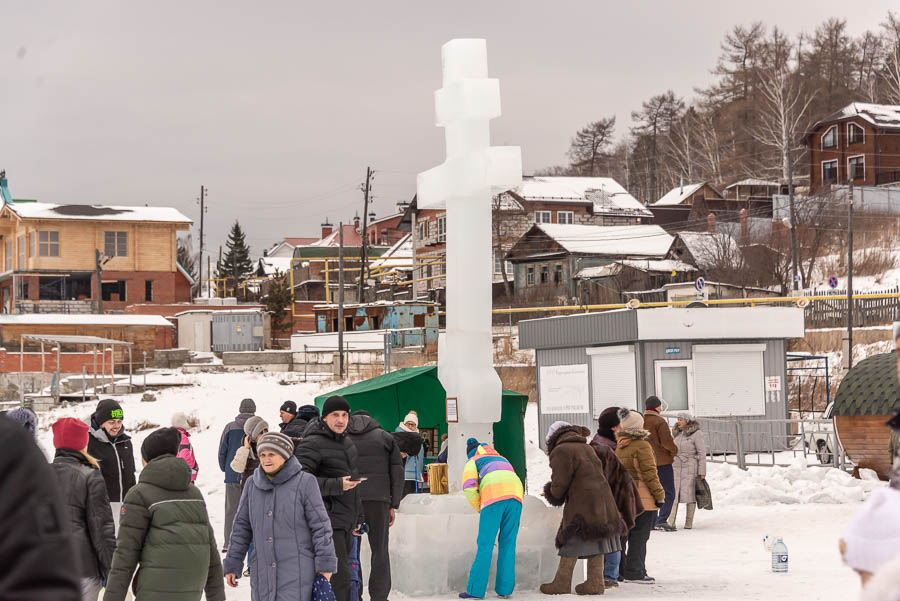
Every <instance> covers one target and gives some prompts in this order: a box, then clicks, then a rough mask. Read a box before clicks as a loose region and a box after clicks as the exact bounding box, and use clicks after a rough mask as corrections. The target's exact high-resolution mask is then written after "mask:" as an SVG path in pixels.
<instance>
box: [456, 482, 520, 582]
mask: <svg viewBox="0 0 900 601" xmlns="http://www.w3.org/2000/svg"><path fill="white" fill-rule="evenodd" d="M521 517H522V504H521V503H520V502H519V501H517V500H516V499H506V500H505V501H498V502H496V503H491V504H490V505H488V506H487V507H483V508H482V509H481V517H480V518H479V520H478V551H477V552H476V553H475V561H474V562H473V563H472V568H471V569H470V570H469V582H468V584H467V585H466V593H468V594H469V595H471V596H473V597H479V598H484V595H485V593H486V592H487V585H488V576H489V575H490V572H491V557H492V556H493V554H494V541H497V542H498V549H497V578H496V579H495V582H494V590H495V591H496V592H497V594H498V595H511V594H512V592H513V589H514V588H516V537H517V536H518V534H519V519H520V518H521Z"/></svg>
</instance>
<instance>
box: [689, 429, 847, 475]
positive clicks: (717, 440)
mask: <svg viewBox="0 0 900 601" xmlns="http://www.w3.org/2000/svg"><path fill="white" fill-rule="evenodd" d="M699 421H700V422H701V423H702V424H703V428H704V430H705V433H706V439H707V440H708V441H709V444H708V445H707V461H712V462H716V463H731V464H734V465H737V466H738V467H739V468H741V469H747V467H748V466H776V465H779V466H788V465H791V464H792V463H794V462H795V461H796V460H797V458H799V457H803V458H804V459H805V460H806V463H807V465H810V466H825V467H836V468H839V469H844V468H845V466H846V465H848V463H849V462H848V461H847V459H846V457H845V455H844V449H843V448H842V447H841V443H840V441H839V440H838V437H837V433H836V432H835V431H834V426H833V424H832V422H831V420H828V419H762V420H742V419H711V418H700V420H699Z"/></svg>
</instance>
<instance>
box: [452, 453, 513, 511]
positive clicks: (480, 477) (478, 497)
mask: <svg viewBox="0 0 900 601" xmlns="http://www.w3.org/2000/svg"><path fill="white" fill-rule="evenodd" d="M462 482H463V491H464V492H465V493H466V499H468V500H469V503H471V504H472V507H474V508H475V511H478V512H480V511H481V509H482V508H483V507H487V506H488V505H490V504H491V503H497V502H499V501H505V500H506V499H516V500H517V501H519V503H521V502H522V498H523V496H524V495H525V490H524V489H523V487H522V481H521V480H519V477H518V476H517V475H516V472H515V470H514V469H513V467H512V465H510V463H509V461H507V460H506V459H505V458H504V457H503V456H501V455H499V454H498V453H497V451H495V450H494V447H492V446H489V445H486V444H481V445H479V446H478V448H477V449H476V450H475V454H474V455H473V456H472V458H471V459H469V461H468V462H467V463H466V467H465V468H464V469H463V474H462Z"/></svg>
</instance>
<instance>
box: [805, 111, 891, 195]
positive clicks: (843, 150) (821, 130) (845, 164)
mask: <svg viewBox="0 0 900 601" xmlns="http://www.w3.org/2000/svg"><path fill="white" fill-rule="evenodd" d="M806 145H807V148H808V149H809V183H810V192H811V193H813V194H818V193H821V192H824V191H827V190H828V189H829V188H830V187H831V186H832V185H846V184H848V183H849V182H850V180H853V183H854V185H857V186H882V185H888V184H892V185H897V184H898V183H900V105H890V104H869V103H864V102H853V103H851V104H848V105H847V106H845V107H844V108H842V109H840V110H838V111H835V112H834V113H831V114H830V115H828V116H827V117H825V118H824V119H821V120H820V121H818V122H817V123H816V124H815V125H813V126H812V127H811V128H810V130H809V133H808V134H807V136H806Z"/></svg>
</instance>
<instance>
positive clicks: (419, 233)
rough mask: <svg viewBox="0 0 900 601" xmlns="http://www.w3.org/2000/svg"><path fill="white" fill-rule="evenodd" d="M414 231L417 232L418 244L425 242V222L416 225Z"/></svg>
mask: <svg viewBox="0 0 900 601" xmlns="http://www.w3.org/2000/svg"><path fill="white" fill-rule="evenodd" d="M416 230H417V232H416V234H417V236H418V237H419V242H424V241H425V222H424V221H420V222H419V223H418V225H417V226H416Z"/></svg>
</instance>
